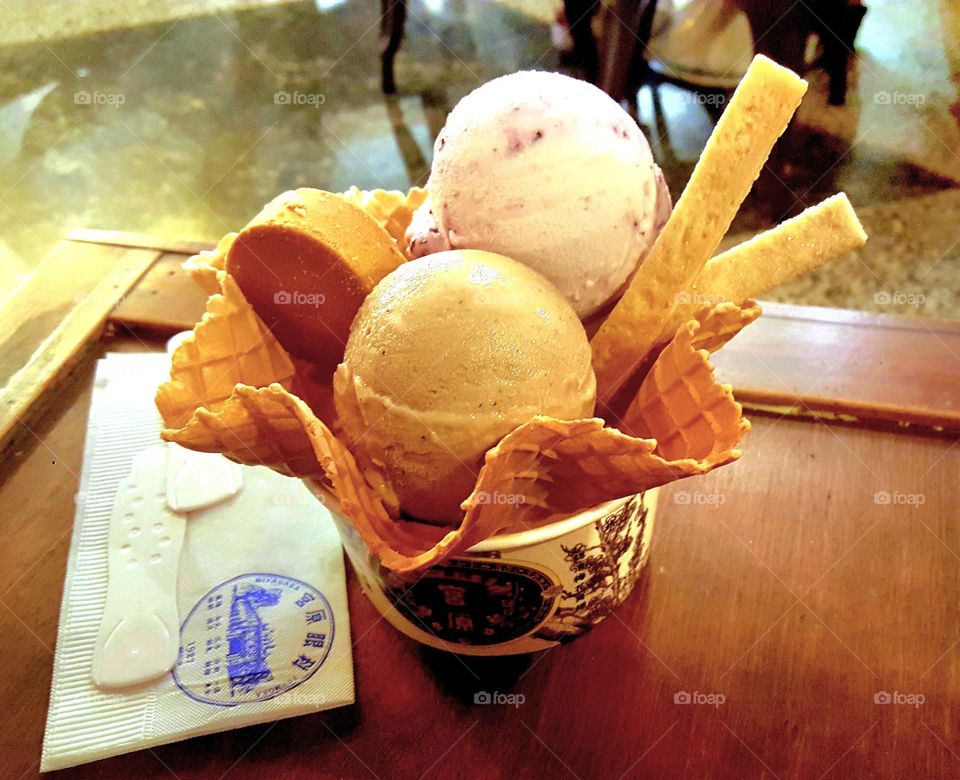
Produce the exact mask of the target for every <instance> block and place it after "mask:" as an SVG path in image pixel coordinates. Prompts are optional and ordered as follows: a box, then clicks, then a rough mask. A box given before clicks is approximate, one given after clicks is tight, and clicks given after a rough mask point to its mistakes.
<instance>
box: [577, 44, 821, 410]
mask: <svg viewBox="0 0 960 780" xmlns="http://www.w3.org/2000/svg"><path fill="white" fill-rule="evenodd" d="M806 89H807V83H806V82H805V81H804V80H803V79H801V78H800V77H799V76H797V75H796V74H795V73H793V72H792V71H789V70H787V69H786V68H782V67H780V66H779V65H777V64H776V63H774V62H773V61H772V60H769V59H767V58H766V57H763V56H757V57H755V58H754V60H753V62H752V63H751V64H750V68H749V69H748V70H747V73H746V75H745V76H744V78H743V80H742V81H741V82H740V86H739V87H737V90H736V92H735V93H734V95H733V98H732V99H731V100H730V105H729V106H727V109H726V111H724V113H723V115H722V116H721V117H720V121H719V122H718V123H717V126H716V127H715V128H714V130H713V133H712V134H711V135H710V139H709V140H708V141H707V146H706V148H705V149H704V150H703V154H701V155H700V160H699V161H698V162H697V165H696V167H695V168H694V171H693V175H692V176H691V178H690V182H689V183H688V184H687V187H686V189H685V190H684V191H683V194H682V195H681V196H680V200H679V201H678V202H677V205H676V207H675V208H674V210H673V214H672V215H671V216H670V220H669V221H668V222H667V224H666V226H665V227H664V229H663V232H662V233H661V234H660V236H659V238H658V239H657V242H656V244H655V245H654V247H653V249H652V250H651V252H650V254H649V255H648V256H647V258H646V260H645V261H644V263H643V265H641V266H640V269H639V270H638V272H637V274H636V276H635V277H634V279H633V282H632V283H631V284H630V287H629V288H628V289H627V291H626V293H625V294H624V296H623V298H622V299H621V300H620V302H619V303H618V304H617V306H616V307H615V308H614V309H613V311H612V312H611V314H610V316H609V317H608V318H607V320H606V321H605V322H604V323H603V325H602V326H601V327H600V330H599V331H598V332H597V334H596V336H594V338H593V341H592V342H591V344H592V346H593V364H594V370H595V371H596V374H597V398H598V402H599V403H600V405H601V406H603V405H605V404H606V403H607V402H608V401H609V400H610V399H611V398H612V397H613V395H614V393H616V391H617V389H618V388H619V387H620V386H621V385H622V384H623V382H625V381H626V380H627V379H628V378H629V377H630V375H631V374H632V373H633V371H634V369H635V367H636V366H637V365H638V364H639V363H640V361H641V360H642V359H643V357H644V356H645V355H646V354H647V352H649V350H650V349H651V348H652V347H653V346H655V345H656V343H657V342H658V340H660V336H661V333H662V332H663V330H664V328H665V326H667V325H668V324H669V323H670V321H671V312H672V309H673V306H674V298H675V296H676V294H677V293H678V292H679V291H681V290H686V289H690V285H691V284H692V283H693V280H694V277H696V275H697V274H698V273H699V272H700V270H701V269H702V268H703V266H704V264H705V263H706V262H707V260H708V259H709V258H710V256H711V255H713V253H714V252H715V251H716V249H717V246H718V245H719V244H720V240H721V239H722V238H723V235H724V234H725V233H726V232H727V229H728V228H729V227H730V223H731V222H732V221H733V217H734V216H735V215H736V213H737V209H738V208H739V207H740V204H741V203H742V202H743V199H744V198H745V197H746V196H747V193H748V192H749V191H750V187H751V186H752V184H753V182H754V180H755V179H756V178H757V176H758V175H759V173H760V169H761V167H762V166H763V163H764V162H765V161H766V159H767V157H768V156H769V154H770V150H771V149H772V148H773V144H774V143H775V141H776V140H777V138H778V137H779V136H780V134H781V133H783V131H784V129H785V128H786V126H787V123H788V122H789V121H790V117H792V116H793V112H794V111H795V110H796V108H797V106H798V105H799V104H800V100H801V98H802V97H803V95H804V93H805V92H806Z"/></svg>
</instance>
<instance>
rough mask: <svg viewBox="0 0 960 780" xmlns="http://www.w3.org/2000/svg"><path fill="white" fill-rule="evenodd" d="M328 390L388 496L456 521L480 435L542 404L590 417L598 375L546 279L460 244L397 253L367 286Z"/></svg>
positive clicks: (571, 315)
mask: <svg viewBox="0 0 960 780" xmlns="http://www.w3.org/2000/svg"><path fill="white" fill-rule="evenodd" d="M334 393H335V400H336V405H337V413H338V415H339V420H340V426H341V428H342V430H343V433H344V435H345V438H346V439H347V442H348V444H349V445H350V447H351V449H352V450H353V452H354V455H355V457H356V458H357V460H358V462H359V463H360V466H361V468H363V470H364V472H365V474H366V476H367V479H368V481H369V482H370V483H371V484H372V485H373V486H374V487H375V488H376V489H377V490H378V492H379V493H380V494H381V495H382V496H383V497H384V498H385V500H386V503H387V505H388V506H391V507H392V508H393V509H394V510H396V509H397V508H399V510H400V511H402V512H403V513H404V514H406V515H408V516H411V517H415V518H418V519H421V520H428V521H433V522H441V523H454V522H456V521H457V520H458V519H459V518H460V516H461V514H462V513H461V511H460V503H461V502H462V501H463V500H464V499H465V498H466V497H467V496H468V495H469V494H470V493H471V491H472V490H473V487H474V483H475V482H476V477H477V472H478V471H479V469H480V466H481V465H482V463H483V456H484V453H486V451H487V450H488V449H489V448H491V447H492V446H494V445H495V444H496V443H497V442H498V441H499V440H500V439H501V438H503V436H505V435H506V434H507V433H509V432H510V431H512V430H513V429H514V428H516V427H517V426H518V425H520V424H522V423H524V422H527V421H528V420H530V419H531V418H532V417H534V416H535V415H538V414H545V415H550V416H552V417H556V418H559V419H579V418H584V417H591V416H592V415H593V407H594V400H595V395H596V382H595V379H594V375H593V368H592V367H591V363H590V347H589V344H588V342H587V337H586V334H585V332H584V330H583V326H582V325H581V324H580V321H579V319H578V318H577V315H576V313H575V312H574V310H573V308H572V307H571V306H570V304H569V303H568V302H567V301H566V300H565V299H564V298H563V296H561V295H560V293H559V292H558V291H557V289H556V288H555V287H554V286H553V285H552V284H551V283H550V282H548V281H547V280H546V279H545V278H544V277H543V276H541V275H540V274H539V273H537V272H536V271H533V270H532V269H530V268H528V267H526V266H523V265H521V264H520V263H517V262H515V261H513V260H510V259H509V258H507V257H503V256H502V255H496V254H492V253H490V252H483V251H472V250H462V251H450V252H441V253H438V254H434V255H430V256H428V257H424V258H421V259H419V260H414V261H411V262H409V263H405V264H404V265H402V266H400V267H399V268H398V269H397V270H395V271H393V272H392V273H390V274H389V275H388V276H386V277H385V278H384V279H383V280H382V281H381V282H380V283H379V284H378V285H377V286H376V287H375V288H374V290H373V292H372V293H371V294H370V295H369V296H368V297H367V299H366V301H364V304H363V306H362V307H361V308H360V311H359V312H358V314H357V317H356V319H355V320H354V323H353V327H352V328H351V330H350V338H349V340H348V342H347V349H346V354H345V356H344V361H343V363H342V364H341V365H340V366H339V368H338V369H337V372H336V375H335V377H334ZM489 500H490V501H515V502H521V501H522V500H523V498H522V496H508V497H501V496H490V497H489Z"/></svg>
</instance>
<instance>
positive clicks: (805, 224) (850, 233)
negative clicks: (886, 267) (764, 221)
mask: <svg viewBox="0 0 960 780" xmlns="http://www.w3.org/2000/svg"><path fill="white" fill-rule="evenodd" d="M866 241H867V234H866V233H865V232H864V230H863V225H861V224H860V220H859V219H857V215H856V213H855V212H854V210H853V206H851V205H850V201H849V199H848V198H847V196H846V195H845V194H844V193H842V192H841V193H839V194H837V195H834V196H832V197H829V198H827V199H826V200H824V201H823V202H821V203H818V204H817V205H816V206H811V207H810V208H808V209H806V210H805V211H803V212H802V213H800V214H798V215H797V216H796V217H793V219H788V220H787V221H786V222H783V223H782V224H780V225H777V226H776V227H775V228H772V229H771V230H767V231H766V232H764V233H760V234H759V235H757V236H754V237H753V238H751V239H750V240H749V241H745V242H744V243H742V244H740V245H738V246H735V247H733V248H732V249H728V250H727V251H726V252H724V253H723V254H720V255H717V256H716V257H714V258H713V259H712V260H710V261H709V262H708V263H707V264H706V265H705V266H704V267H703V270H702V271H701V272H700V273H699V274H697V276H696V278H695V279H694V280H693V289H692V290H691V291H690V293H689V294H684V293H682V292H681V293H678V294H677V296H676V298H677V304H676V307H675V308H674V311H673V315H672V317H671V319H672V321H673V322H674V324H675V325H677V326H679V325H680V324H681V323H683V322H686V321H687V320H689V319H690V318H691V317H692V316H693V315H694V314H696V312H697V311H698V310H699V309H702V308H705V307H707V306H712V305H713V304H715V303H719V302H720V301H733V302H734V303H740V302H741V301H745V300H747V299H748V298H756V297H757V296H759V295H762V294H763V293H765V292H767V290H771V289H773V288H774V287H776V286H777V285H780V284H783V283H784V282H789V281H790V280H791V279H796V278H797V277H798V276H801V275H803V274H805V273H808V272H809V271H812V270H813V269H814V268H816V267H817V266H820V265H823V264H824V263H825V262H827V260H831V259H833V258H834V257H837V256H839V255H842V254H844V253H845V252H850V251H852V250H854V249H856V248H857V247H860V246H863V245H864V244H865V243H866Z"/></svg>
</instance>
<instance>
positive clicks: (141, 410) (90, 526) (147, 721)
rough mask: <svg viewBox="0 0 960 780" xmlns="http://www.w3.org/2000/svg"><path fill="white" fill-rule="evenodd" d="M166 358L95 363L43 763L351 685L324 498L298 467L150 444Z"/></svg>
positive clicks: (198, 727) (200, 730) (179, 732)
mask: <svg viewBox="0 0 960 780" xmlns="http://www.w3.org/2000/svg"><path fill="white" fill-rule="evenodd" d="M168 371H169V357H168V356H166V355H163V354H123V355H121V354H110V355H107V356H106V358H104V359H103V360H102V361H101V362H100V363H99V365H98V367H97V374H96V380H95V386H94V391H93V400H92V403H91V411H90V421H89V424H88V429H87V440H86V448H85V453H84V462H83V473H82V476H81V486H80V493H79V494H78V497H77V515H76V520H75V524H74V531H73V539H72V543H71V546H70V553H69V558H68V564H67V575H66V583H65V586H64V594H63V601H62V605H61V610H60V623H59V629H58V635H57V651H56V657H55V661H54V673H53V682H52V685H51V692H50V707H49V713H48V717H47V727H46V734H45V737H44V745H43V756H42V761H41V769H42V770H43V771H48V770H53V769H61V768H64V767H68V766H73V765H76V764H81V763H85V762H88V761H94V760H98V759H101V758H106V757H108V756H112V755H117V754H120V753H126V752H130V751H134V750H140V749H143V748H147V747H151V746H155V745H160V744H164V743H167V742H174V741H178V740H182V739H187V738H189V737H192V736H197V735H201V734H208V733H211V732H216V731H224V730H227V729H233V728H239V727H241V726H248V725H251V724H255V723H260V722H264V721H272V720H278V719H281V718H286V717H291V716H295V715H302V714H308V713H313V712H317V711H319V710H324V709H330V708H333V707H339V706H343V705H346V704H351V703H352V702H353V701H354V682H353V662H352V657H351V641H350V624H349V616H348V613H347V599H346V591H345V584H344V569H343V553H342V549H341V546H340V540H339V537H338V535H337V532H336V529H335V527H334V526H333V523H332V521H331V519H330V516H329V513H328V512H327V510H326V509H325V508H324V507H323V505H322V504H321V503H320V502H318V501H317V500H316V499H315V498H314V497H313V496H312V495H311V494H310V493H309V491H308V490H307V488H306V487H304V485H303V484H302V483H301V482H300V481H299V480H295V479H290V478H287V477H283V476H280V475H278V474H276V473H275V472H273V471H270V470H269V469H264V468H251V467H247V466H238V465H237V464H234V463H232V462H231V461H228V460H226V459H225V458H223V457H222V456H220V455H212V454H205V453H195V452H190V451H187V450H184V449H181V448H179V447H177V446H176V445H173V444H164V443H161V442H160V438H159V428H160V420H159V418H158V415H157V412H156V409H155V407H154V403H153V396H154V392H155V390H156V387H157V385H159V383H160V382H162V381H163V380H164V379H165V378H166V376H167V374H168Z"/></svg>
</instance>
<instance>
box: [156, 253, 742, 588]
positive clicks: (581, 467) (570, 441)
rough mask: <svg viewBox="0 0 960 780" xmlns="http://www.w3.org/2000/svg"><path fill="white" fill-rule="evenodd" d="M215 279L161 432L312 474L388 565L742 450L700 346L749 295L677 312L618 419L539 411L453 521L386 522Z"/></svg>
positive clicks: (406, 568) (179, 367) (235, 292)
mask: <svg viewBox="0 0 960 780" xmlns="http://www.w3.org/2000/svg"><path fill="white" fill-rule="evenodd" d="M218 283H219V285H220V292H219V293H217V294H215V295H212V296H211V297H210V299H209V301H208V304H207V312H206V314H205V315H204V317H203V319H202V320H201V321H200V322H199V323H198V324H197V326H196V328H195V330H194V333H193V335H192V336H191V337H190V338H188V339H186V340H185V341H184V343H183V344H182V345H181V346H180V347H179V348H178V349H177V351H176V352H175V353H174V356H173V360H172V364H171V378H170V381H169V382H167V383H166V384H164V385H163V386H161V388H160V390H159V391H158V394H157V407H158V409H159V410H160V413H161V415H162V417H163V421H164V425H165V429H164V431H163V438H164V439H165V440H167V441H171V442H175V443H177V444H180V445H182V446H185V447H188V448H191V449H195V450H202V451H205V452H220V453H223V454H224V455H226V456H227V457H229V458H231V459H232V460H235V461H237V462H239V463H244V464H248V465H264V466H267V467H269V468H272V469H274V470H276V471H279V472H281V473H283V474H288V475H293V476H297V477H303V478H309V479H313V480H316V481H319V482H320V483H321V484H322V485H323V486H324V487H325V488H326V489H327V490H329V491H330V492H332V494H333V495H334V496H335V498H336V500H337V501H338V503H339V506H340V510H341V511H342V512H343V514H345V515H346V516H347V517H349V519H350V520H351V522H352V523H353V524H354V525H355V527H356V528H357V531H358V532H359V533H360V535H361V536H362V538H363V539H364V541H365V543H366V544H367V546H368V547H369V549H370V551H371V553H373V554H374V555H376V556H377V557H379V559H380V561H381V562H382V563H383V565H384V566H386V567H388V568H390V569H392V570H394V571H396V572H398V573H409V572H413V571H417V570H419V569H423V568H425V567H427V566H430V565H432V564H435V563H438V562H440V561H442V560H443V559H444V558H446V557H448V556H450V555H453V554H455V553H457V552H461V551H463V550H465V549H467V548H468V547H470V546H472V545H473V544H476V543H477V542H479V541H481V540H483V539H486V538H488V537H490V536H492V535H494V534H496V533H499V532H503V531H507V530H520V529H523V528H529V527H532V526H534V525H538V524H541V523H545V522H550V521H552V520H555V519H559V518H560V517H563V516H566V515H570V514H572V513H575V512H577V511H580V510H583V509H587V508H589V507H592V506H595V505H597V504H600V503H603V502H605V501H609V500H612V499H615V498H621V497H623V496H628V495H632V494H635V493H639V492H642V491H644V490H648V489H650V488H653V487H657V486H658V485H663V484H666V483H668V482H672V481H674V480H676V479H681V478H683V477H687V476H692V475H695V474H703V473H706V472H707V471H710V470H711V469H713V468H716V467H717V466H720V465H722V464H724V463H728V462H730V461H732V460H735V459H736V458H737V457H739V455H740V453H739V450H738V449H737V443H738V442H739V440H740V437H741V436H742V435H743V434H744V433H745V432H746V430H747V429H748V427H749V426H748V425H747V423H746V421H745V420H743V419H742V417H741V409H740V406H739V404H737V403H736V402H735V401H734V400H733V396H732V394H731V392H730V388H729V387H725V386H723V385H720V384H718V383H717V382H716V380H715V379H714V378H713V373H712V367H711V366H710V363H709V361H708V360H707V352H706V351H705V350H703V349H699V348H698V346H697V345H698V344H699V343H706V344H711V345H712V344H717V343H719V342H720V341H721V340H723V339H725V338H729V337H730V336H732V335H733V334H734V333H735V332H736V331H737V330H738V329H739V328H740V327H742V326H743V325H744V324H745V323H747V322H750V321H752V319H753V318H755V316H756V315H757V314H759V309H758V308H757V307H756V305H755V304H752V303H751V304H748V305H746V306H744V307H740V306H737V305H734V304H731V303H724V304H720V305H718V306H715V307H713V308H712V309H709V310H705V311H704V312H701V313H700V314H699V315H698V318H697V319H695V320H692V321H690V322H689V323H687V324H685V325H684V326H683V327H682V328H681V329H680V330H679V331H678V333H677V335H676V337H675V338H674V339H673V340H672V341H671V342H670V343H669V344H668V345H667V346H666V347H665V348H664V349H663V350H662V352H661V353H660V356H659V358H658V359H657V360H656V362H655V363H654V365H653V367H652V369H651V370H650V372H649V374H648V375H647V377H646V379H645V381H644V383H643V386H642V387H641V391H640V392H639V393H638V394H637V398H636V402H635V403H634V404H632V405H631V406H630V408H629V410H628V413H627V416H626V417H625V418H624V422H623V424H624V427H625V428H626V429H628V430H624V431H621V430H617V429H615V428H610V427H605V426H604V422H603V420H600V419H587V420H574V421H563V420H556V419H552V418H549V417H536V418H534V419H532V420H530V421H529V422H528V423H526V424H524V425H521V426H520V427H519V428H517V429H516V430H514V431H513V432H511V433H510V434H508V435H507V436H506V437H504V438H503V439H502V440H501V441H500V443H499V444H497V446H495V447H494V448H492V449H491V450H490V451H489V452H488V453H487V455H486V460H485V463H484V465H483V467H482V468H481V470H480V473H479V476H478V479H477V483H476V487H475V489H474V491H473V493H472V494H471V495H470V496H469V497H468V498H467V499H466V501H465V502H464V503H463V505H462V508H463V510H464V517H463V520H462V522H461V523H460V524H459V526H457V527H456V528H454V529H452V530H450V529H448V528H440V527H434V526H427V525H424V524H421V523H414V522H407V521H403V520H396V519H394V518H392V517H390V515H389V514H388V512H387V510H386V508H385V507H384V505H383V503H382V501H381V500H380V498H379V497H378V496H377V494H376V493H375V492H374V491H373V490H372V489H371V487H370V486H369V485H368V484H367V482H366V481H365V479H364V477H363V475H362V473H361V471H360V469H359V468H358V466H357V463H356V461H355V460H354V458H353V455H352V454H351V453H350V451H349V450H348V449H347V447H346V446H345V445H344V444H343V443H342V442H341V441H340V440H339V439H338V438H337V436H336V435H335V434H334V433H333V431H332V430H331V429H330V427H329V426H328V425H327V424H326V423H325V422H324V421H323V420H322V419H321V418H320V417H319V416H318V415H317V413H316V411H315V409H314V408H313V407H312V406H311V405H308V403H307V402H306V401H305V400H304V397H308V398H309V396H310V393H309V387H307V386H306V385H307V384H309V377H305V376H304V374H305V372H304V371H303V370H302V366H300V364H298V363H297V362H294V361H293V360H291V359H290V357H289V356H288V355H287V354H286V352H285V351H284V350H283V348H282V347H281V346H280V345H279V344H278V343H277V342H276V340H275V339H274V337H273V335H272V334H271V333H270V331H269V330H268V329H267V328H266V327H265V325H264V324H263V323H262V322H261V321H260V319H259V317H258V316H257V315H256V313H255V312H254V311H253V309H252V307H251V306H250V305H249V303H248V302H247V301H246V299H245V298H244V296H243V294H242V292H241V291H240V289H239V288H238V287H237V285H236V283H235V282H234V280H233V279H232V278H231V277H230V275H229V274H227V273H226V272H225V271H220V272H219V273H218ZM298 366H300V367H299V368H298ZM628 431H629V432H628ZM631 433H637V435H636V436H634V435H631ZM497 494H501V495H502V494H510V495H513V496H517V497H519V498H518V499H517V500H514V501H511V502H510V503H509V505H508V504H504V503H502V502H497V501H491V500H489V497H490V496H496V495H497Z"/></svg>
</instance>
